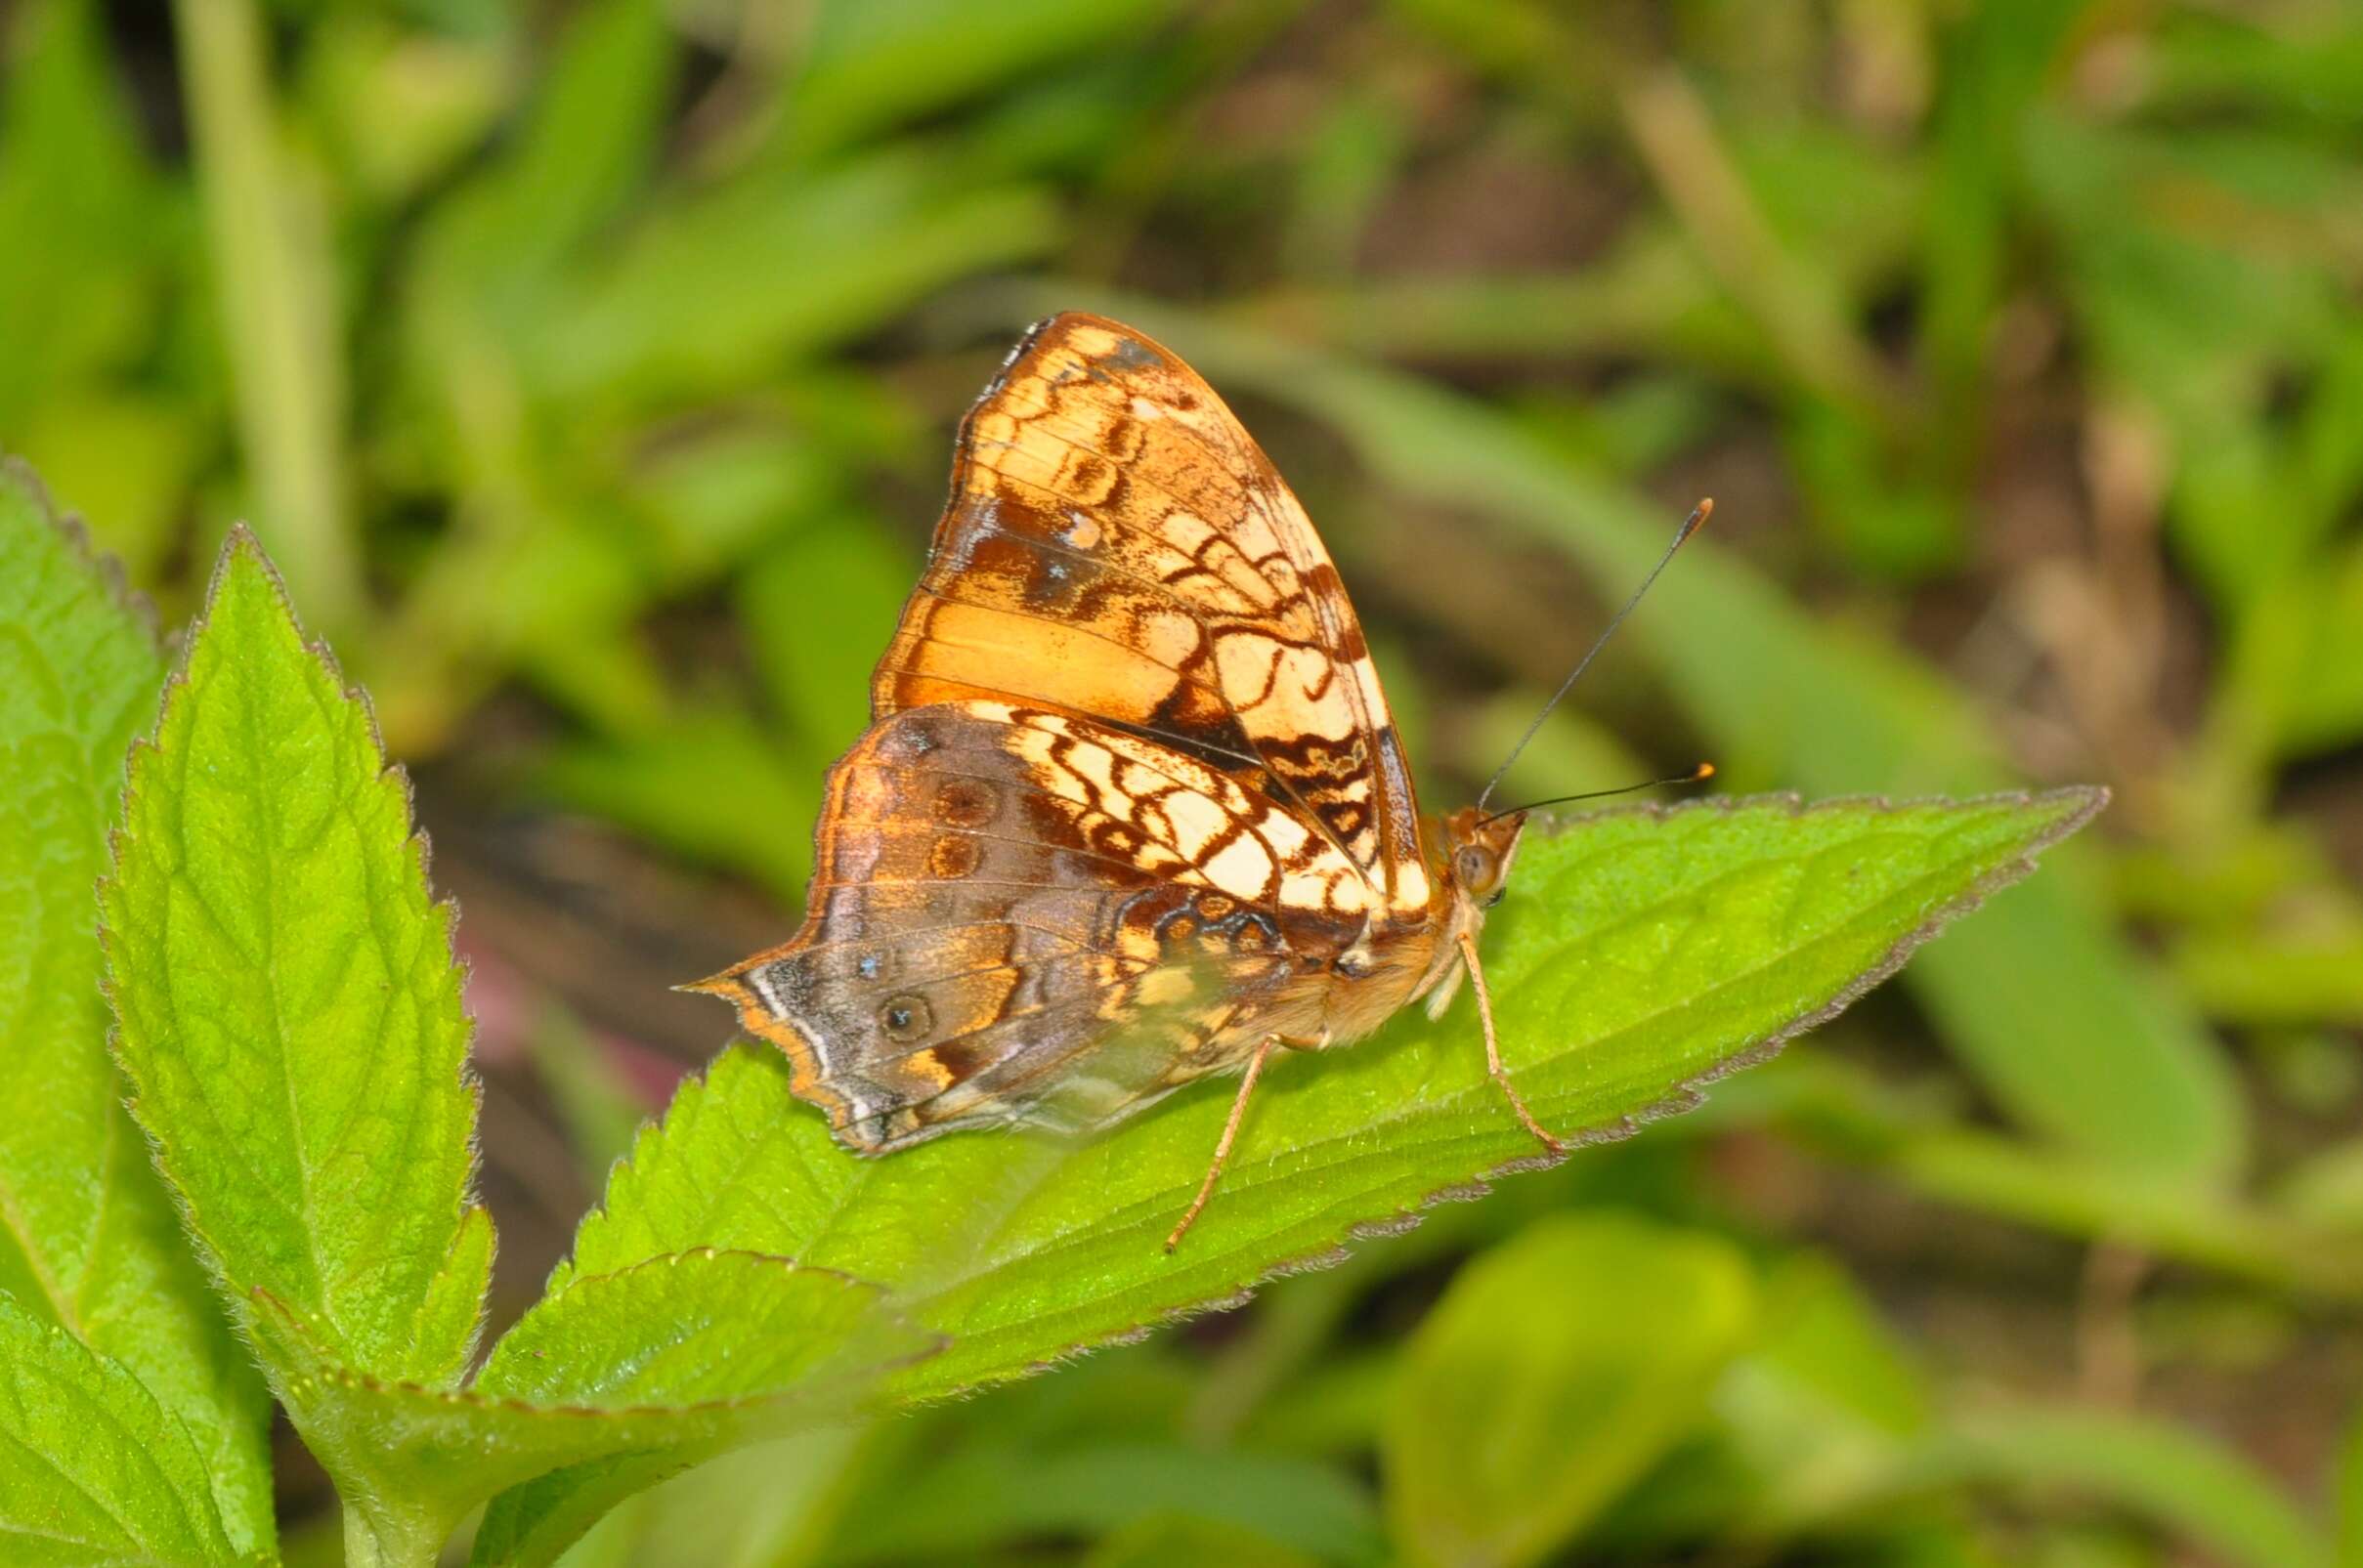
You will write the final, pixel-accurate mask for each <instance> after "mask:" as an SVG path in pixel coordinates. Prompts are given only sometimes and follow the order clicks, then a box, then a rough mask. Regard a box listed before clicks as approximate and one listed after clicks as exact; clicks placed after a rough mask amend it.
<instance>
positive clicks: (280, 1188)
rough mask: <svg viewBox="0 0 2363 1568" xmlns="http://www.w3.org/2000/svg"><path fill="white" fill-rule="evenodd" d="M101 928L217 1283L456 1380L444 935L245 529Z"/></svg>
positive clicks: (379, 759)
mask: <svg viewBox="0 0 2363 1568" xmlns="http://www.w3.org/2000/svg"><path fill="white" fill-rule="evenodd" d="M102 906H103V911H104V917H105V924H106V929H107V973H108V979H109V984H110V988H111V992H112V995H113V998H114V1002H115V1008H116V1013H117V1017H118V1020H119V1023H120V1029H119V1033H118V1035H117V1044H118V1050H119V1053H120V1056H121V1059H122V1061H123V1064H124V1066H125V1068H126V1069H127V1070H128V1072H129V1074H130V1076H131V1078H132V1080H133V1082H134V1084H135V1086H136V1090H137V1097H136V1100H135V1104H134V1109H135V1111H136V1114H137V1115H138V1117H139V1120H140V1123H141V1124H142V1125H143V1126H144V1127H146V1128H147V1130H148V1133H149V1135H150V1137H151V1138H152V1139H153V1140H154V1141H155V1144H156V1150H157V1159H158V1163H159V1165H160V1166H161V1168H162V1169H163V1171H164V1173H165V1176H166V1178H167V1179H168V1180H170V1181H171V1183H172V1184H173V1186H174V1187H175V1188H176V1189H178V1191H179V1193H180V1195H181V1199H182V1201H183V1204H184V1206H185V1210H186V1214H187V1218H188V1221H189V1225H190V1228H191V1230H192V1232H193V1234H194V1235H195V1237H196V1239H197V1241H198V1244H199V1247H200V1249H201V1250H202V1251H203V1253H204V1255H205V1256H206V1258H207V1260H208V1261H209V1262H210V1264H211V1265H212V1267H213V1268H214V1269H215V1270H216V1271H217V1272H218V1273H219V1274H220V1276H221V1277H222V1279H223V1280H224V1282H225V1283H226V1284H227V1285H228V1286H229V1287H230V1288H231V1290H232V1291H233V1293H234V1294H235V1295H236V1296H237V1297H238V1298H240V1299H241V1300H243V1299H244V1298H245V1297H246V1296H247V1295H248V1293H251V1292H258V1291H260V1292H268V1293H270V1294H271V1295H272V1296H274V1297H276V1298H277V1299H279V1300H281V1301H283V1302H285V1303H287V1304H288V1306H289V1307H290V1308H291V1309H293V1310H294V1311H296V1312H298V1313H300V1314H301V1315H302V1316H303V1317H304V1318H305V1319H306V1320H307V1321H309V1322H311V1323H313V1324H315V1325H316V1326H318V1328H319V1331H320V1333H321V1334H322V1336H323V1338H324V1339H325V1341H326V1343H327V1344H328V1345H329V1346H330V1347H331V1348H332V1349H333V1351H334V1352H335V1354H336V1355H337V1356H338V1357H339V1358H340V1359H342V1360H343V1361H345V1362H346V1363H348V1364H350V1365H351V1366H354V1367H356V1368H359V1369H361V1370H363V1371H365V1372H366V1373H367V1374H369V1375H371V1376H375V1377H388V1378H406V1379H411V1380H416V1381H419V1382H425V1383H436V1382H443V1381H448V1380H449V1379H451V1378H452V1377H455V1376H456V1375H457V1374H458V1372H459V1370H460V1369H461V1368H462V1367H464V1366H465V1365H466V1363H467V1360H468V1356H469V1353H470V1350H471V1349H472V1347H473V1346H474V1343H475V1334H476V1319H477V1314H478V1311H479V1309H480V1303H481V1302H482V1299H483V1293H484V1285H485V1280H486V1277H487V1274H488V1272H489V1269H490V1267H491V1262H492V1242H493V1237H492V1225H491V1222H490V1220H489V1219H488V1218H487V1217H486V1215H485V1214H484V1212H483V1211H482V1210H481V1209H479V1208H471V1207H469V1204H468V1185H469V1181H470V1178H471V1175H472V1170H473V1165H474V1156H473V1151H472V1149H471V1147H470V1138H471V1135H472V1132H473V1128H474V1123H475V1112H476V1091H475V1088H474V1086H473V1084H472V1083H470V1082H469V1081H468V1080H467V1079H466V1077H465V1073H464V1062H465V1057H466V1051H467V1037H468V1024H467V1019H466V1016H465V1015H464V1014H463V1013H462V1011H461V1009H460V997H459V987H460V975H459V971H458V970H457V968H456V967H455V966H454V965H453V963H452V961H451V935H450V921H451V915H450V911H449V910H448V909H446V908H444V907H442V906H439V905H436V904H435V903H433V902H432V901H431V900H430V898H429V896H428V892H427V885H426V877H425V868H424V865H423V859H422V848H421V845H420V843H419V841H418V840H417V839H415V838H414V837H412V836H411V833H410V826H409V816H408V794H407V788H406V785H405V784H404V781H403V779H402V777H401V775H400V774H399V773H397V772H394V771H392V770H390V769H388V768H387V766H386V763H385V758H384V756H383V754H382V753H381V752H380V750H379V748H378V744H377V738H376V735H375V732H374V730H373V729H372V727H371V725H370V721H369V713H368V709H367V707H366V705H365V703H363V702H362V701H361V700H360V699H357V698H353V697H349V696H347V695H346V694H345V693H344V692H343V690H342V689H341V688H340V687H339V685H338V682H337V676H336V672H335V669H334V667H333V666H332V665H331V664H330V663H329V662H328V661H327V658H326V657H325V655H324V653H322V652H321V651H319V650H317V649H314V648H308V647H307V646H306V645H305V643H304V641H303V635H302V633H301V632H300V631H299V630H298V629H297V626H296V623H295V620H294V617H293V615H292V614H290V613H289V611H288V608H287V604H286V601H285V598H284V596H283V594H282V592H281V590H280V588H279V582H278V579H277V578H276V577H275V576H274V575H273V573H272V571H271V569H270V566H269V564H268V563H267V562H266V561H265V560H264V559H263V555H262V552H261V550H260V549H259V548H258V547H257V546H256V544H255V543H254V540H253V538H252V536H251V535H249V534H247V533H245V532H244V531H243V530H238V531H236V533H234V534H233V536H232V538H231V540H230V542H229V544H228V545H227V546H226V547H225V549H224V551H223V556H222V564H221V567H220V569H219V571H218V572H216V573H215V576H214V582H213V589H212V593H211V596H210V598H209V600H208V604H207V608H206V612H205V614H204V616H203V619H202V621H201V622H200V624H199V625H198V627H197V629H196V631H195V633H194V635H193V638H192V640H191V644H190V648H189V653H188V657H187V658H186V660H185V662H184V665H183V668H182V670H181V672H180V674H179V675H177V676H176V677H175V678H174V680H173V682H172V683H171V685H170V687H169V689H168V692H167V695H166V699H165V702H164V711H163V717H162V719H161V720H160V721H159V724H158V727H157V731H156V737H155V740H154V742H152V743H150V744H145V745H143V746H141V747H139V748H137V749H136V750H135V751H134V753H133V759H132V767H131V782H130V787H129V791H128V794H127V798H126V802H125V813H124V826H123V828H122V831H121V833H120V835H119V836H118V839H117V842H116V848H115V868H114V873H113V875H112V876H111V877H110V878H109V879H108V881H107V883H106V885H105V888H104V890H103V894H102ZM276 1370H277V1371H279V1373H280V1374H281V1375H282V1394H288V1393H289V1390H288V1389H287V1388H286V1386H285V1384H284V1381H283V1375H284V1372H285V1369H284V1368H279V1369H276ZM289 1403H290V1406H291V1409H292V1411H293V1414H294V1415H295V1417H296V1420H297V1421H298V1423H299V1425H300V1424H301V1423H302V1422H303V1421H304V1420H305V1419H306V1408H305V1404H304V1401H303V1399H302V1397H301V1394H300V1391H297V1392H294V1393H293V1394H292V1395H291V1396H290V1397H289Z"/></svg>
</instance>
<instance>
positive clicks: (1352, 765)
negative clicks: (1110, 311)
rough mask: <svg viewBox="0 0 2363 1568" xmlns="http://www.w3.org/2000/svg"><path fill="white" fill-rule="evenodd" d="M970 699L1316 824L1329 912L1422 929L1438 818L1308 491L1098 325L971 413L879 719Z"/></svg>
mask: <svg viewBox="0 0 2363 1568" xmlns="http://www.w3.org/2000/svg"><path fill="white" fill-rule="evenodd" d="M958 698H985V699H999V700H1004V701H1016V702H1023V703H1029V704H1033V705H1037V706H1043V707H1050V708H1054V709H1056V710H1059V711H1062V712H1068V713H1076V714H1081V715H1084V716H1086V717H1090V718H1094V719H1097V720H1099V721H1100V722H1102V723H1107V724H1113V725H1121V726H1126V727H1129V728H1132V729H1134V730H1136V731H1138V732H1139V733H1141V734H1143V735H1146V736H1149V737H1151V738H1153V739H1155V740H1157V741H1160V742H1164V743H1165V744H1168V745H1171V746H1173V747H1175V748H1176V749H1179V750H1181V751H1183V752H1186V753H1188V754H1190V755H1193V756H1195V757H1197V758H1199V759H1200V760H1201V761H1204V762H1207V763H1209V764H1211V765H1212V766H1215V767H1218V768H1221V769H1223V770H1224V771H1225V772H1228V773H1230V774H1231V775H1232V776H1233V777H1235V778H1238V779H1239V780H1241V782H1242V783H1244V784H1247V785H1248V786H1249V787H1251V788H1255V789H1258V790H1260V791H1263V792H1265V793H1268V794H1269V795H1271V797H1272V798H1273V799H1274V800H1275V801H1277V802H1279V803H1281V804H1282V805H1285V806H1287V807H1290V808H1292V809H1294V810H1296V811H1297V812H1298V813H1299V814H1300V815H1301V816H1304V817H1305V818H1307V819H1308V820H1309V821H1310V823H1312V824H1313V825H1315V826H1316V827H1317V829H1318V830H1319V831H1320V832H1322V834H1323V835H1324V836H1326V837H1328V838H1329V839H1330V840H1332V841H1333V842H1334V843H1335V844H1336V845H1337V846H1338V848H1339V849H1340V850H1341V851H1343V852H1344V855H1345V858H1346V860H1347V861H1348V862H1350V863H1351V864H1352V865H1353V867H1354V869H1355V871H1356V873H1357V874H1356V875H1355V877H1354V878H1353V885H1352V886H1346V885H1341V886H1340V887H1339V888H1338V889H1337V890H1336V892H1335V894H1334V896H1333V901H1332V912H1334V913H1337V914H1339V915H1342V916H1348V917H1352V916H1358V915H1361V914H1364V913H1368V914H1372V915H1375V916H1377V917H1378V918H1380V919H1381V920H1390V919H1391V920H1396V921H1399V922H1402V923H1417V922H1419V921H1422V920H1424V919H1426V917H1427V914H1428V908H1429V903H1430V887H1429V878H1428V872H1427V867H1426V864H1425V862H1424V860H1423V858H1422V856H1421V853H1420V835H1419V826H1418V824H1419V806H1418V802H1417V801H1416V799H1415V798H1414V797H1413V794H1412V788H1411V776H1410V770H1409V768H1408V767H1407V766H1406V764H1405V762H1404V760H1403V754H1402V747H1401V743H1400V742H1399V741H1398V740H1397V739H1396V733H1395V726H1394V721H1393V719H1392V718H1391V716H1390V715H1389V713H1388V709H1387V699H1386V695H1385V693H1384V692H1383V691H1381V689H1380V686H1379V680H1378V673H1377V670H1376V667H1375V666H1374V665H1373V664H1372V663H1371V659H1370V651H1369V648H1368V646H1367V644H1366V643H1365V642H1364V641H1363V637H1362V630H1361V626H1360V623H1359V622H1358V621H1357V620H1356V618H1355V616H1354V614H1353V604H1352V603H1351V602H1350V601H1349V600H1348V599H1347V597H1346V591H1345V588H1344V586H1343V585H1342V584H1341V583H1340V581H1339V579H1338V574H1337V569H1336V567H1335V566H1333V565H1332V564H1331V562H1330V559H1329V553H1328V551H1327V550H1326V549H1325V548H1324V547H1323V546H1322V544H1321V541H1320V537H1319V535H1318V534H1316V533H1315V532H1314V531H1313V528H1312V524H1311V522H1310V520H1309V519H1308V518H1307V517H1306V515H1305V509H1304V507H1303V506H1301V505H1300V504H1299V503H1298V501H1297V498H1296V496H1295V495H1294V494H1293V493H1291V492H1290V490H1289V488H1288V487H1287V485H1286V484H1285V483H1284V482H1283V481H1282V480H1281V479H1280V477H1279V475H1278V473H1277V472H1276V471H1275V470H1274V469H1273V467H1272V465H1271V460H1270V459H1269V458H1267V457H1266V456H1265V455H1264V451H1263V449H1262V448H1261V447H1260V446H1258V445H1256V443H1255V440H1254V438H1253V437H1251V436H1249V435H1248V433H1247V431H1246V428H1245V427H1244V426H1242V425H1241V424H1240V423H1239V421H1238V419H1237V417H1236V416H1235V415H1233V414H1232V413H1231V411H1230V409H1229V408H1228V407H1227V406H1225V405H1224V403H1223V400H1222V399H1221V398H1219V397H1217V396H1216V395H1215V392H1214V390H1213V389H1212V388H1211V387H1209V386H1207V384H1206V383H1205V382H1204V381H1203V380H1202V379H1200V378H1199V376H1198V374H1197V373H1196V372H1195V371H1193V370H1191V369H1190V368H1189V366H1188V365H1187V364H1185V363H1183V362H1182V360H1181V358H1180V357H1179V356H1177V355H1175V354H1173V353H1172V352H1171V351H1169V350H1167V349H1165V348H1163V347H1161V346H1159V345H1158V344H1156V343H1153V342H1151V341H1150V340H1149V339H1147V338H1145V337H1142V336H1141V335H1140V334H1139V333H1137V332H1135V331H1133V330H1132V329H1131V328H1129V327H1125V326H1121V325H1119V324H1117V323H1116V322H1113V321H1109V320H1105V319H1103V318H1098V317H1093V316H1081V315H1067V316H1059V317H1054V318H1052V319H1050V320H1048V321H1045V322H1043V323H1041V324H1040V325H1038V326H1036V327H1035V328H1034V329H1033V330H1032V331H1031V332H1029V333H1028V334H1027V335H1026V337H1025V338H1024V340H1023V341H1021V342H1020V343H1019V344H1018V346H1017V349H1016V350H1015V352H1014V353H1012V354H1011V355H1010V360H1009V361H1008V363H1007V364H1006V365H1005V366H1004V367H1003V370H1002V373H1001V375H1000V377H999V378H998V379H997V380H996V381H995V382H994V383H993V385H992V386H991V387H990V388H988V389H987V390H986V393H985V395H984V397H983V398H981V399H980V400H979V401H978V402H977V403H976V406H975V407H974V408H973V409H971V410H970V411H969V414H968V418H967V423H966V424H965V425H964V427H963V428H962V432H961V440H960V445H959V450H958V454H957V456H956V458H955V461H954V468H953V476H952V497H951V502H950V504H949V505H948V506H947V507H946V509H945V512H944V516H943V520H942V522H940V523H939V524H938V525H937V527H936V531H935V541H934V546H933V549H932V550H931V552H930V554H929V557H928V565H927V571H926V574H925V576H924V578H922V579H921V582H920V585H919V587H918V590H917V591H916V592H914V593H913V594H912V596H911V600H910V603H909V604H908V605H906V606H905V607H904V610H903V616H902V623H901V625H900V626H899V627H898V628H897V629H896V632H895V635H894V641H893V643H892V645H891V646H890V647H889V648H888V649H887V651H886V655H885V657H884V658H883V659H881V661H880V663H879V667H878V673H877V675H876V676H875V677H874V679H873V681H872V685H871V700H872V706H873V711H874V713H875V714H876V715H877V716H879V717H883V716H884V715H886V714H888V713H893V712H898V711H901V710H902V709H905V708H911V707H919V706H924V705H925V704H927V703H930V702H940V701H944V700H947V699H958Z"/></svg>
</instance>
